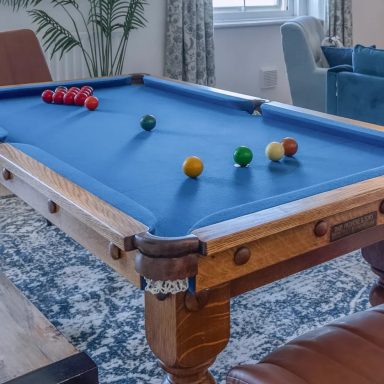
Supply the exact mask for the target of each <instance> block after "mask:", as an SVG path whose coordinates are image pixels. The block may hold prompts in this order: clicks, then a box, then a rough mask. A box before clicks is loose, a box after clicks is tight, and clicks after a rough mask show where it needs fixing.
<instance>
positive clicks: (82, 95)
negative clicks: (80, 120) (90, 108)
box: [74, 92, 88, 107]
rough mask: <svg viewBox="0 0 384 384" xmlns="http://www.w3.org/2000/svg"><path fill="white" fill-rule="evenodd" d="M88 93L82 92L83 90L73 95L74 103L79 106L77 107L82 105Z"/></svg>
mask: <svg viewBox="0 0 384 384" xmlns="http://www.w3.org/2000/svg"><path fill="white" fill-rule="evenodd" d="M87 97H88V95H87V94H85V93H83V92H79V93H78V94H77V95H76V96H75V99H74V100H75V105H77V106H79V107H82V106H83V105H84V103H85V100H86V99H87Z"/></svg>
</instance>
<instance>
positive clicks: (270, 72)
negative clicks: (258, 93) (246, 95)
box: [260, 67, 277, 89]
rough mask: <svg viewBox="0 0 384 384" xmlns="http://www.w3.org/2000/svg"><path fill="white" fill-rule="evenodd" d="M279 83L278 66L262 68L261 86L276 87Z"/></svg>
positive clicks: (262, 87)
mask: <svg viewBox="0 0 384 384" xmlns="http://www.w3.org/2000/svg"><path fill="white" fill-rule="evenodd" d="M276 85H277V68H275V67H271V68H261V69H260V88H261V89H265V88H274V87H276Z"/></svg>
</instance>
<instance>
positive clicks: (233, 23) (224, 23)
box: [214, 16, 294, 29]
mask: <svg viewBox="0 0 384 384" xmlns="http://www.w3.org/2000/svg"><path fill="white" fill-rule="evenodd" d="M293 18H294V17H293V16H291V17H285V18H282V17H280V18H276V19H260V20H220V21H219V20H215V21H214V28H215V29H222V28H247V27H263V26H268V25H282V24H284V23H285V22H287V21H290V20H292V19H293Z"/></svg>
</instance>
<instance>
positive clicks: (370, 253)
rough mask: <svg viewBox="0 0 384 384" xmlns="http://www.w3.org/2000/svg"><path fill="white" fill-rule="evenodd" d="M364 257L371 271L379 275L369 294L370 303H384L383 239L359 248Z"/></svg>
mask: <svg viewBox="0 0 384 384" xmlns="http://www.w3.org/2000/svg"><path fill="white" fill-rule="evenodd" d="M361 252H362V254H363V257H364V259H365V260H366V261H367V262H368V264H369V265H370V266H371V268H372V271H373V272H374V273H375V274H376V275H378V276H379V280H378V281H377V282H376V283H375V284H374V285H373V287H372V289H371V293H370V295H369V301H370V302H371V304H372V305H379V304H383V303H384V241H381V242H379V243H376V244H372V245H370V246H368V247H366V248H363V249H362V250H361Z"/></svg>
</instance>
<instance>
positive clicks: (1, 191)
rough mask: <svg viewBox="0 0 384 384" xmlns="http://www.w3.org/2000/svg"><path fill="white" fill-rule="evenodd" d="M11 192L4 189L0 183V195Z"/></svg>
mask: <svg viewBox="0 0 384 384" xmlns="http://www.w3.org/2000/svg"><path fill="white" fill-rule="evenodd" d="M11 194H12V192H10V191H8V189H6V188H5V187H3V186H2V185H1V184H0V197H2V196H7V195H11Z"/></svg>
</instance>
